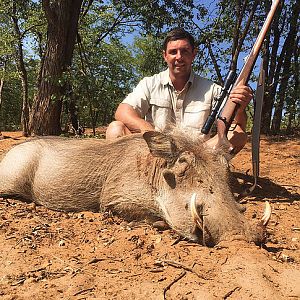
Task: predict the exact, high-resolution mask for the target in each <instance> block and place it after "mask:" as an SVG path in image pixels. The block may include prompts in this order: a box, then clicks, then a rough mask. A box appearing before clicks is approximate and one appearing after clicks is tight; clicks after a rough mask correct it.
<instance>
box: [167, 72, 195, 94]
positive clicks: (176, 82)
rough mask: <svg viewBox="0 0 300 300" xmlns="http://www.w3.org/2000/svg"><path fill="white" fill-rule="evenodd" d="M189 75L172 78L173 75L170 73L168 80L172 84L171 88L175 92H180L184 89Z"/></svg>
mask: <svg viewBox="0 0 300 300" xmlns="http://www.w3.org/2000/svg"><path fill="white" fill-rule="evenodd" d="M189 78H190V75H188V76H178V75H177V76H174V74H171V73H170V79H171V81H172V83H173V86H174V88H175V90H176V91H178V92H180V91H182V90H183V89H184V87H185V85H186V83H187V82H188V80H189Z"/></svg>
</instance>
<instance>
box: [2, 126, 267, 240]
mask: <svg viewBox="0 0 300 300" xmlns="http://www.w3.org/2000/svg"><path fill="white" fill-rule="evenodd" d="M227 173H228V171H227V167H226V165H225V164H224V163H223V164H222V163H221V162H220V158H219V157H217V156H214V155H212V154H210V153H207V152H206V151H204V149H203V147H202V145H201V143H195V142H193V141H192V140H191V139H190V138H189V137H185V136H183V135H181V136H179V135H178V136H176V135H167V134H161V133H158V132H147V133H145V134H144V135H142V134H136V135H130V136H126V137H124V138H119V139H116V140H115V141H106V140H98V139H64V138H41V139H33V140H31V141H29V142H25V143H23V144H20V145H17V146H16V147H14V148H12V149H11V150H10V151H9V152H8V153H7V154H6V156H5V157H4V158H3V160H2V161H1V163H0V196H2V197H18V198H22V199H25V200H28V201H33V202H35V203H37V204H41V205H44V206H46V207H48V208H50V209H53V210H60V211H82V210H93V211H105V210H110V211H112V212H113V213H115V214H118V215H119V216H121V217H123V218H125V219H127V220H133V219H136V220H142V219H146V220H148V221H151V222H154V221H157V220H160V219H163V220H165V221H166V222H167V223H168V224H169V226H170V227H171V228H173V229H174V230H176V231H177V232H178V233H179V234H180V235H182V236H183V237H185V238H187V239H189V240H193V241H196V242H199V243H202V244H206V245H215V244H217V243H218V242H220V241H222V240H228V239H235V238H237V239H240V238H242V239H244V240H247V241H254V242H256V243H261V242H263V240H264V233H265V228H264V226H263V225H262V224H252V223H251V222H249V221H247V220H246V219H245V217H244V216H243V214H242V213H241V212H240V211H239V208H238V204H237V203H236V202H235V199H234V197H233V195H232V193H231V191H230V188H229V185H228V174H227ZM191 199H192V200H191ZM193 203H194V206H193V207H194V210H193V207H191V205H192V204H193Z"/></svg>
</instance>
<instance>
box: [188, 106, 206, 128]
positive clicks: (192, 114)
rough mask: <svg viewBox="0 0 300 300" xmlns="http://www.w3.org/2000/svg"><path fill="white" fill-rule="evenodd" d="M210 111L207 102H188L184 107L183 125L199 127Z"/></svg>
mask: <svg viewBox="0 0 300 300" xmlns="http://www.w3.org/2000/svg"><path fill="white" fill-rule="evenodd" d="M210 111H211V105H210V104H207V103H197V104H190V105H188V106H187V107H186V108H185V111H184V116H183V123H184V126H185V127H192V128H197V129H201V128H202V126H203V125H204V123H205V121H206V119H207V117H208V116H209V114H210Z"/></svg>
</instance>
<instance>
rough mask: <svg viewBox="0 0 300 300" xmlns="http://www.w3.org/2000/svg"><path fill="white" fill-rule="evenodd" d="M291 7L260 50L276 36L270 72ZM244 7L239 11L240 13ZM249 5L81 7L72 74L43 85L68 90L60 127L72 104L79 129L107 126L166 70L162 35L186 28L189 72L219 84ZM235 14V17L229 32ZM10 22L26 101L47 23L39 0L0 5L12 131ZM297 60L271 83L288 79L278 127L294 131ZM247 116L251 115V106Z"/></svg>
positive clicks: (3, 124) (0, 124)
mask: <svg viewBox="0 0 300 300" xmlns="http://www.w3.org/2000/svg"><path fill="white" fill-rule="evenodd" d="M295 1H296V0H291V1H285V3H284V7H283V11H282V13H281V15H280V18H279V22H278V28H273V29H272V30H271V33H270V34H271V35H270V43H269V44H267V45H266V47H268V49H269V50H270V52H271V47H272V45H273V42H274V33H275V32H276V30H279V31H280V34H281V35H280V41H279V45H280V46H279V48H278V51H277V52H276V53H274V55H273V57H269V67H270V68H271V64H274V65H275V66H277V65H278V59H279V57H280V55H281V52H280V51H281V49H282V45H283V44H284V41H285V38H286V37H287V35H288V33H289V30H290V23H291V22H290V21H291V20H290V18H291V15H292V10H293V9H294V7H295V5H294V4H295V3H296V2H295ZM244 4H246V6H245V11H244V12H242V10H241V8H242V5H244ZM254 4H255V0H247V1H246V0H241V1H232V0H218V1H213V2H211V3H205V4H204V2H200V1H193V0H182V1H179V0H178V1H177V0H175V1H174V0H111V1H110V0H106V1H100V0H98V1H97V0H96V1H84V4H83V7H82V9H81V16H80V22H79V32H78V33H79V35H78V40H77V44H76V47H75V51H74V54H73V63H72V67H71V68H70V69H69V70H66V72H65V73H64V75H63V77H62V78H49V80H57V81H58V83H59V85H60V86H61V87H65V86H68V89H67V90H68V92H67V93H66V94H65V95H64V96H63V101H64V108H65V109H64V113H63V116H62V120H63V122H62V123H63V124H62V125H64V123H68V122H69V119H70V118H69V112H70V106H71V103H72V102H75V105H76V109H77V111H78V116H79V121H80V123H81V124H82V125H84V126H88V127H90V126H99V125H106V124H108V123H109V122H110V121H111V120H112V119H113V115H114V111H115V109H116V107H117V105H118V104H119V103H120V102H121V101H122V100H123V99H124V97H125V96H126V95H127V94H128V93H129V92H130V91H131V89H132V88H133V86H134V85H135V84H136V83H137V82H138V80H140V79H141V78H142V77H144V76H150V75H152V74H154V73H157V72H160V71H161V70H163V69H164V68H165V67H166V66H165V63H164V61H163V59H162V49H161V45H162V41H163V38H164V36H165V33H166V32H167V31H169V30H170V29H171V28H174V27H178V26H182V27H184V28H186V29H187V30H189V31H190V32H191V33H192V34H193V35H194V36H195V37H196V40H197V41H198V44H199V54H198V56H197V59H196V61H195V63H194V67H195V70H196V71H197V72H198V73H200V74H201V75H203V76H207V77H208V78H211V79H213V80H215V81H220V77H222V78H224V76H225V74H226V73H227V71H228V69H229V66H230V64H231V62H232V57H233V50H234V49H236V44H235V43H236V42H237V40H239V39H240V38H241V34H242V31H243V29H244V28H246V23H247V20H248V18H249V16H250V12H251V9H252V7H253V6H254ZM270 4H271V1H270V0H264V1H259V3H258V6H257V8H256V10H255V14H254V17H253V20H252V22H251V26H250V28H249V31H248V32H247V35H246V38H245V41H244V43H243V47H242V48H241V49H240V60H239V61H238V65H237V67H238V69H239V68H241V66H242V63H241V58H242V57H244V56H245V55H246V54H247V53H248V52H249V49H250V48H251V47H252V45H253V42H254V40H255V38H256V36H257V34H258V32H259V30H260V28H261V26H262V24H263V21H264V19H265V16H266V12H267V11H268V9H269V6H270ZM13 5H15V9H16V10H15V13H13ZM239 14H241V17H242V18H241V23H240V24H239V25H238V26H237V24H238V23H237V22H238V20H239V16H240V15H239ZM13 16H14V17H16V18H17V20H18V26H19V28H20V30H21V41H22V46H23V51H24V57H23V59H24V65H25V68H26V71H27V74H28V92H29V100H30V102H32V99H33V98H34V95H35V94H36V92H37V91H36V86H37V82H38V80H39V76H40V74H39V70H40V66H41V64H42V63H43V55H44V51H45V46H46V42H47V32H46V28H47V21H46V18H45V16H44V13H43V10H42V9H41V1H33V0H32V1H30V0H26V1H21V0H17V1H9V0H2V1H1V2H0V37H1V44H0V79H2V80H4V88H3V91H2V94H1V98H0V99H1V103H0V117H1V119H0V130H3V129H7V128H18V127H19V126H20V115H21V107H22V94H21V84H20V79H19V74H18V72H17V67H16V66H17V61H16V49H17V43H18V39H17V36H16V35H15V33H14V30H13V23H12V17H13ZM298 23H299V22H298ZM237 37H238V39H237V40H236V38H237ZM298 42H299V39H298ZM298 52H299V51H298ZM295 53H296V52H295ZM298 57H299V53H298ZM298 57H297V55H296V54H294V56H293V57H292V58H291V68H290V70H289V71H288V72H289V73H288V74H281V72H282V69H281V70H279V74H280V75H285V77H283V76H279V79H278V80H277V82H275V84H278V86H280V84H281V78H288V79H287V80H288V85H287V88H286V91H285V94H284V95H285V98H284V101H285V102H284V112H283V119H282V127H283V128H289V127H293V128H296V127H299V126H300V124H299V121H298V120H299V114H300V112H299V104H300V103H299V94H300V91H299V67H298V65H299V62H298V60H299V59H298ZM256 73H257V72H256ZM255 77H256V76H255V73H254V74H253V76H252V77H251V80H252V81H253V80H255ZM272 84H273V82H272ZM273 100H278V97H277V96H275V98H274V99H273ZM274 104H276V101H275V103H273V105H274ZM272 108H273V107H272ZM249 112H250V115H251V114H252V108H251V107H250V108H249ZM250 120H251V117H250ZM250 124H251V121H250Z"/></svg>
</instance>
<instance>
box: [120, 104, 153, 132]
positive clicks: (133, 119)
mask: <svg viewBox="0 0 300 300" xmlns="http://www.w3.org/2000/svg"><path fill="white" fill-rule="evenodd" d="M115 119H116V120H117V121H121V122H122V123H123V124H124V125H125V126H126V127H127V128H128V129H129V130H130V131H131V132H132V133H134V132H144V131H148V130H154V127H153V125H152V124H150V123H149V122H147V121H145V120H144V119H142V118H141V117H140V116H139V114H138V113H137V112H136V111H135V110H134V108H133V107H132V106H130V105H129V104H123V103H121V104H120V105H119V107H118V109H117V111H116V114H115Z"/></svg>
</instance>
